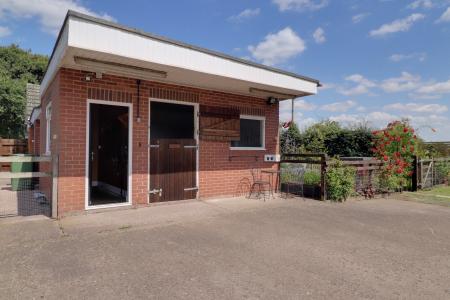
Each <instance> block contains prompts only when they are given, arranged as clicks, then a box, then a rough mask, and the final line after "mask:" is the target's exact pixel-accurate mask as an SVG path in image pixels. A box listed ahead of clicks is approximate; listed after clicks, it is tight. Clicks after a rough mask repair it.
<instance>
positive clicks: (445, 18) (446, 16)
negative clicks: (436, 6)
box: [436, 7, 450, 23]
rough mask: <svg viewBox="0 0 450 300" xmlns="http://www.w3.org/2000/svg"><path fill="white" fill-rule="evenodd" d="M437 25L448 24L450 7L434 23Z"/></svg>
mask: <svg viewBox="0 0 450 300" xmlns="http://www.w3.org/2000/svg"><path fill="white" fill-rule="evenodd" d="M436 22H437V23H443V22H450V7H449V8H447V10H446V11H445V12H444V13H443V14H442V15H441V17H440V18H439V19H438V20H437V21H436Z"/></svg>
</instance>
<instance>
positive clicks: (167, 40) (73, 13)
mask: <svg viewBox="0 0 450 300" xmlns="http://www.w3.org/2000/svg"><path fill="white" fill-rule="evenodd" d="M71 16H73V17H76V18H79V19H84V20H87V21H91V22H94V23H98V24H101V25H104V26H108V27H112V28H116V29H119V30H123V31H127V32H131V33H134V34H137V35H140V36H144V37H148V38H151V39H154V40H157V41H160V42H164V43H168V44H172V45H176V46H179V47H183V48H187V49H191V50H195V51H198V52H202V53H206V54H209V55H213V56H217V57H220V58H223V59H227V60H230V61H233V62H238V63H241V64H245V65H249V66H252V67H256V68H260V69H264V70H268V71H272V72H275V73H279V74H283V75H287V76H291V77H294V78H298V79H302V80H305V81H309V82H313V83H315V84H317V86H321V84H320V81H319V80H317V79H313V78H310V77H307V76H303V75H299V74H296V73H293V72H289V71H285V70H282V69H278V68H274V67H270V66H266V65H263V64H259V63H256V62H253V61H249V60H245V59H242V58H238V57H234V56H231V55H228V54H224V53H221V52H217V51H214V50H209V49H206V48H202V47H198V46H194V45H191V44H187V43H184V42H180V41H177V40H173V39H170V38H167V37H164V36H160V35H156V34H152V33H148V32H145V31H142V30H140V29H136V28H132V27H128V26H125V25H121V24H118V23H115V22H111V21H107V20H104V19H101V18H97V17H93V16H90V15H86V14H83V13H80V12H76V11H73V10H69V11H68V12H67V15H66V17H65V19H64V23H63V25H62V26H61V29H60V32H59V34H58V38H57V39H56V42H55V45H54V47H53V50H52V54H51V55H50V59H49V61H48V65H49V64H50V62H51V61H52V58H53V56H54V54H55V51H56V48H57V46H58V43H59V40H60V38H61V36H62V32H63V30H64V27H65V25H66V23H67V21H68V19H69V17H71ZM44 77H45V75H44Z"/></svg>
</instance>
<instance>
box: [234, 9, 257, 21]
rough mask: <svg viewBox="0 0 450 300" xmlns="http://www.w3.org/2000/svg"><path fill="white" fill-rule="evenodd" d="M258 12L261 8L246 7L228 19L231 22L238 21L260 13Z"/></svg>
mask: <svg viewBox="0 0 450 300" xmlns="http://www.w3.org/2000/svg"><path fill="white" fill-rule="evenodd" d="M260 12H261V9H259V8H255V9H251V8H247V9H244V10H243V11H241V12H240V13H239V14H237V15H233V16H231V17H229V18H228V20H229V21H231V22H236V23H239V22H242V21H244V20H246V19H250V18H253V17H256V16H258V15H259V14H260Z"/></svg>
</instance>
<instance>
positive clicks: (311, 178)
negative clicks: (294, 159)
mask: <svg viewBox="0 0 450 300" xmlns="http://www.w3.org/2000/svg"><path fill="white" fill-rule="evenodd" d="M303 183H304V184H306V185H319V184H320V173H319V172H317V171H306V172H305V174H304V175H303Z"/></svg>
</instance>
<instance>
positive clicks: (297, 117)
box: [280, 99, 317, 129]
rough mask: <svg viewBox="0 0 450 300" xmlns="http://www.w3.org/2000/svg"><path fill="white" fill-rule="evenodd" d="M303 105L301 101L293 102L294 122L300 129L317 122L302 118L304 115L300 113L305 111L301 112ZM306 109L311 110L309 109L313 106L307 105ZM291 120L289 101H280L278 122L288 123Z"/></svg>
mask: <svg viewBox="0 0 450 300" xmlns="http://www.w3.org/2000/svg"><path fill="white" fill-rule="evenodd" d="M304 105H305V103H304V100H303V99H301V100H296V101H295V106H294V122H295V123H296V124H297V126H298V127H299V128H300V129H302V128H306V127H308V126H310V125H312V124H314V123H316V122H317V120H316V119H314V118H311V117H305V116H304V114H303V113H302V111H304V110H305V109H303V110H302V106H304ZM306 107H307V108H308V109H306V110H311V109H310V108H311V107H315V105H312V104H308V103H307V104H306ZM291 118H292V112H291V101H289V100H286V101H281V102H280V122H287V121H290V120H291Z"/></svg>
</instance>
